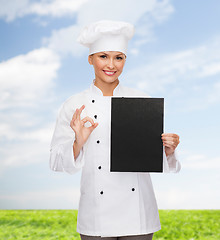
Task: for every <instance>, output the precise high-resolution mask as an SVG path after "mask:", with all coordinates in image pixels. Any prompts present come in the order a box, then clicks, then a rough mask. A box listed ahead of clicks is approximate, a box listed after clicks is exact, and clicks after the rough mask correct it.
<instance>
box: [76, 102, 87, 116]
mask: <svg viewBox="0 0 220 240" xmlns="http://www.w3.org/2000/svg"><path fill="white" fill-rule="evenodd" d="M84 108H85V105H84V104H83V105H82V106H81V108H80V109H78V112H77V118H78V119H79V117H80V114H81V112H82V110H83V109H84Z"/></svg>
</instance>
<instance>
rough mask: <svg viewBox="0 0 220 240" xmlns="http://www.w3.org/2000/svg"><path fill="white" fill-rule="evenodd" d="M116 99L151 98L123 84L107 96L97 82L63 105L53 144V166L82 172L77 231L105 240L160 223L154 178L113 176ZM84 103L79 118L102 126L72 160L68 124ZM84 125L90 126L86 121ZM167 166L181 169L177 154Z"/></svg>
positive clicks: (145, 230)
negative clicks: (113, 100)
mask: <svg viewBox="0 0 220 240" xmlns="http://www.w3.org/2000/svg"><path fill="white" fill-rule="evenodd" d="M114 96H123V97H126V96H127V97H128V96H129V97H131V96H134V97H135V96H136V97H140V96H142V97H147V95H146V94H145V93H144V92H141V91H139V90H136V89H132V88H129V87H125V86H122V85H121V83H120V82H119V84H118V85H117V86H116V88H115V89H114V92H113V96H103V93H102V91H101V90H100V89H99V88H98V87H96V86H95V85H94V80H93V82H92V84H91V86H90V88H88V89H86V90H84V91H82V92H80V93H78V94H75V95H73V96H72V97H70V98H69V99H68V100H67V101H65V102H64V104H63V105H62V107H61V108H60V111H59V115H58V117H57V122H56V127H55V131H54V135H53V138H52V142H51V156H50V168H51V169H52V170H54V171H65V172H67V173H70V174H73V173H75V172H77V171H79V170H80V169H82V175H81V182H80V193H81V195H80V202H79V209H78V219H77V232H78V233H81V234H85V235H91V236H102V237H111V236H125V235H139V234H148V233H152V232H155V231H158V230H160V228H161V225H160V220H159V214H158V208H157V203H156V199H155V195H154V191H153V187H152V183H151V178H150V174H149V173H136V172H110V126H111V98H112V97H114ZM83 104H84V105H85V108H84V110H83V111H82V113H81V119H82V118H84V117H85V116H89V117H91V118H93V119H94V121H95V122H98V123H99V125H98V126H97V127H96V128H95V129H94V130H93V132H92V133H91V134H90V136H89V138H88V139H87V141H86V143H85V144H84V146H83V147H82V149H81V151H80V153H79V155H78V157H77V158H76V159H74V155H73V143H74V140H75V133H74V131H73V130H72V128H71V127H70V121H71V119H72V116H73V114H74V112H75V110H76V108H80V107H81V106H82V105H83ZM128 111H129V109H128ZM85 126H87V127H88V126H91V124H90V123H89V122H87V123H86V124H85ZM131 141H133V140H132V139H131ZM134 161H135V159H134ZM163 168H164V172H178V171H179V170H180V164H179V162H178V160H177V159H176V157H175V154H172V155H171V156H169V157H168V158H166V155H165V153H164V158H163Z"/></svg>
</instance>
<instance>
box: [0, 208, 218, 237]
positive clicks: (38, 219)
mask: <svg viewBox="0 0 220 240" xmlns="http://www.w3.org/2000/svg"><path fill="white" fill-rule="evenodd" d="M159 213H160V220H161V225H162V230H160V231H158V232H156V233H155V234H154V240H165V239H169V240H179V239H181V240H195V239H198V240H220V210H160V211H159ZM76 220H77V210H0V239H1V240H14V239H18V240H22V239H25V240H38V239H40V240H45V239H47V240H55V239H57V240H67V239H68V240H72V239H76V240H77V239H78V240H80V236H79V234H78V233H77V232H76Z"/></svg>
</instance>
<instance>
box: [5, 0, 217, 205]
mask: <svg viewBox="0 0 220 240" xmlns="http://www.w3.org/2000/svg"><path fill="white" fill-rule="evenodd" d="M0 3H1V9H0V182H1V190H0V193H1V194H0V208H2V209H54V208H58V209H72V208H75V209H76V208H77V207H78V201H79V183H80V173H77V174H75V175H68V174H66V173H57V172H53V171H51V170H50V169H49V153H50V152H49V149H50V141H51V137H52V133H53V129H54V126H55V120H56V115H57V111H58V109H59V107H60V105H61V104H62V102H63V101H64V100H66V99H67V98H68V97H69V96H71V95H73V94H75V93H78V92H80V91H82V90H84V89H86V88H88V87H89V86H90V84H91V83H92V80H93V77H94V74H93V69H92V67H91V66H90V65H89V64H88V62H87V54H88V50H87V49H84V48H83V47H81V46H79V45H78V43H77V42H76V37H77V36H78V34H79V31H80V29H81V27H82V26H83V25H85V24H87V23H89V22H92V21H97V20H101V19H112V20H122V21H128V22H130V23H132V24H134V25H135V29H136V33H135V36H134V38H133V39H132V40H131V41H130V43H129V51H128V58H127V62H126V66H125V68H124V72H123V74H122V75H121V78H120V81H121V83H122V84H124V85H125V86H129V87H133V88H137V89H140V90H142V91H144V92H146V93H147V94H149V95H151V96H153V97H164V98H165V132H175V133H178V134H179V135H180V141H181V143H180V145H179V147H178V152H177V154H178V158H179V160H180V162H181V165H182V170H181V172H180V173H178V174H152V179H153V184H154V189H155V194H156V198H157V202H158V206H159V208H160V209H219V207H220V204H219V202H220V192H219V182H220V174H219V170H220V157H219V151H218V150H219V141H218V138H219V135H220V127H219V119H220V111H219V109H220V28H219V22H220V15H219V12H220V3H219V1H218V0H210V1H204V0H202V1H198V0H197V1H189V0H186V1H171V0H161V1H157V0H149V1H145V0H136V1H131V0H121V1H118V0H112V1H111V3H110V2H109V1H106V0H51V1H47V0H45V1H43V0H42V1H30V0H20V1H16V0H11V1H6V0H0Z"/></svg>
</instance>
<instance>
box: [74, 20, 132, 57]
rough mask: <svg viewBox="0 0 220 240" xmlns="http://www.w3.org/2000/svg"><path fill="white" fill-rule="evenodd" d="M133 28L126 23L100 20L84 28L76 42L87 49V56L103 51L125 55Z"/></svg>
mask: <svg viewBox="0 0 220 240" xmlns="http://www.w3.org/2000/svg"><path fill="white" fill-rule="evenodd" d="M133 35H134V26H133V25H132V24H130V23H127V22H121V21H109V20H102V21H98V22H94V23H91V24H89V25H87V26H85V27H84V28H83V29H82V31H81V33H80V35H79V37H78V38H77V41H78V42H79V43H81V44H82V45H84V46H86V47H88V48H89V55H91V54H93V53H97V52H103V51H117V52H122V53H124V54H126V53H127V45H128V41H129V39H131V38H132V37H133Z"/></svg>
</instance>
